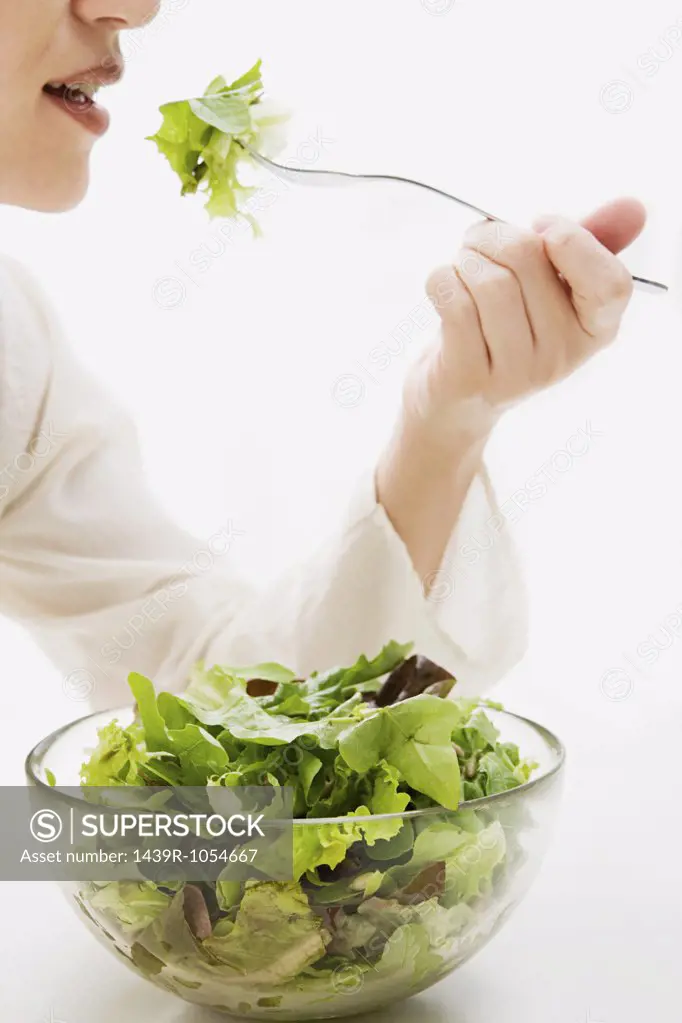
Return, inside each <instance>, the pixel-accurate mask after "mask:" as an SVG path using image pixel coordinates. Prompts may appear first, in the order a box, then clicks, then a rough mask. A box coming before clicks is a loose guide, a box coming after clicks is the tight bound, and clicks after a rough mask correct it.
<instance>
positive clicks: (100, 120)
mask: <svg viewBox="0 0 682 1023" xmlns="http://www.w3.org/2000/svg"><path fill="white" fill-rule="evenodd" d="M100 87H101V83H100V82H48V83H47V84H46V85H44V86H43V93H44V95H45V96H47V97H49V99H50V100H51V101H52V102H53V103H56V104H57V105H58V107H59V108H60V109H61V110H62V112H63V113H65V114H68V115H70V116H71V117H72V118H73V119H74V120H76V121H78V122H79V123H80V125H81V127H83V128H85V129H86V130H87V131H89V132H91V133H92V134H93V135H103V134H104V132H105V131H106V130H107V128H108V127H109V114H108V112H107V111H106V110H105V109H104V108H103V107H101V106H99V104H98V103H97V101H96V95H97V92H98V90H99V89H100Z"/></svg>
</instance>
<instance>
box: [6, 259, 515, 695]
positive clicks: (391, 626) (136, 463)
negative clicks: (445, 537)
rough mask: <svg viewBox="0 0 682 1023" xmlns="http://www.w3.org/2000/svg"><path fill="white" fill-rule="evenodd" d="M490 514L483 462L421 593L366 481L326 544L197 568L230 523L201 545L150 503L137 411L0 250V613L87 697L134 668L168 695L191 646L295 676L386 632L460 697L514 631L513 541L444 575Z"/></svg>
mask: <svg viewBox="0 0 682 1023" xmlns="http://www.w3.org/2000/svg"><path fill="white" fill-rule="evenodd" d="M496 510H497V506H496V503H495V498H494V495H493V493H492V490H491V487H490V484H489V481H488V479H487V477H486V476H485V475H482V476H481V477H479V478H477V479H476V480H475V481H474V483H473V484H472V487H471V490H470V492H469V494H468V497H467V500H466V503H465V507H464V509H463V511H462V514H461V516H460V521H459V524H458V527H457V529H456V530H455V534H454V535H453V537H452V540H451V543H450V546H449V549H448V552H447V554H446V557H445V561H444V565H443V569H442V573H441V575H440V576H439V577H438V578H437V579H436V583H435V585H434V586H433V588H432V590H431V593H430V596H429V597H428V599H427V598H425V597H424V593H423V588H422V583H421V580H420V579H419V577H418V575H417V573H416V572H415V570H414V568H413V566H412V563H411V561H410V558H409V555H408V552H407V549H406V547H405V545H404V544H403V542H402V541H401V539H400V538H399V537H398V535H397V534H396V532H395V530H394V529H393V527H392V525H391V523H390V521H389V519H388V517H387V515H386V513H385V512H384V510H383V508H382V507H381V506H380V505H379V504H378V503H377V500H376V495H375V490H374V480H373V478H372V477H368V478H366V479H363V480H361V481H360V484H359V486H358V490H357V494H356V496H355V498H354V500H353V501H352V502H351V506H350V508H349V509H348V512H347V514H346V516H345V517H344V519H343V521H342V522H341V523H340V525H339V527H338V529H337V530H336V531H335V532H333V533H331V534H330V536H329V539H328V541H327V543H326V544H325V546H324V547H323V548H322V549H321V550H318V551H315V552H311V554H312V556H311V557H310V560H309V561H307V562H306V563H304V564H301V565H298V566H297V567H296V569H295V570H294V571H293V572H289V573H288V574H287V575H286V576H285V577H284V578H282V579H281V580H280V581H279V582H278V583H277V584H276V585H274V586H273V587H271V588H268V589H266V590H265V591H264V592H259V591H258V590H257V589H256V588H254V587H252V586H251V585H249V583H248V581H245V580H243V579H239V578H235V577H234V576H233V575H231V574H230V573H229V572H227V571H225V570H221V568H220V567H219V565H217V566H215V567H213V568H211V570H210V571H206V564H205V563H204V561H202V556H201V552H202V551H203V556H204V560H205V558H206V557H210V556H211V555H217V554H218V553H223V552H224V551H225V549H226V548H227V545H229V543H230V536H229V535H228V533H229V530H228V531H227V532H226V534H225V535H224V536H222V537H220V536H218V537H213V538H212V540H211V541H210V543H211V544H213V545H217V546H218V547H219V548H220V550H217V549H209V546H207V543H206V542H205V543H203V544H202V542H201V541H199V540H197V538H196V537H193V536H191V535H189V534H188V533H186V532H184V531H183V530H182V529H180V528H179V527H178V526H177V525H176V524H175V523H174V522H173V521H172V519H171V518H170V517H169V516H168V514H167V512H166V511H165V510H164V509H163V508H161V507H160V506H159V505H158V503H157V501H156V500H155V498H154V495H153V494H151V493H150V492H149V490H148V489H147V485H146V482H145V477H144V473H143V468H142V464H141V458H140V453H139V448H138V444H137V439H136V434H135V428H134V425H133V423H132V422H130V420H129V419H128V417H127V416H126V414H124V412H122V410H121V409H120V408H119V407H118V406H117V405H116V403H115V402H114V401H113V400H112V398H111V397H110V396H109V395H108V394H107V393H106V392H105V391H103V389H102V387H101V386H100V385H99V383H97V382H96V381H95V380H94V379H92V378H91V377H90V376H89V375H88V374H86V372H85V371H84V370H83V369H82V368H81V367H80V366H79V365H78V363H77V361H76V360H75V359H74V358H73V356H72V354H71V352H70V351H69V348H68V347H67V345H66V344H65V341H64V339H63V337H62V335H61V333H60V329H59V326H58V324H57V323H56V321H55V318H54V314H53V313H52V311H51V309H50V308H49V305H48V303H47V302H46V300H45V298H44V296H43V295H42V294H41V293H40V291H39V289H38V288H37V287H36V284H35V282H34V281H32V280H31V279H30V277H29V276H28V274H27V273H26V271H25V270H24V269H23V268H22V267H20V266H19V265H18V264H16V263H14V262H13V261H11V260H7V259H4V258H3V259H2V260H0V614H4V615H7V616H9V617H11V618H13V619H15V620H17V621H19V622H20V623H22V624H23V625H24V626H25V627H26V628H27V629H28V630H29V632H30V633H31V635H32V636H33V638H34V639H35V641H36V642H37V643H38V644H39V645H40V647H41V648H42V649H43V650H44V651H45V652H46V653H47V654H48V656H49V657H50V658H51V659H52V660H53V661H54V663H55V664H56V665H57V667H58V668H59V670H60V671H61V672H62V673H63V675H64V678H65V679H66V680H67V682H71V683H72V684H73V685H74V686H76V687H77V686H82V687H83V691H85V692H87V693H89V694H90V702H91V704H92V706H93V707H94V708H104V707H109V706H114V705H116V704H120V703H122V702H124V701H125V700H126V699H127V696H126V694H127V686H126V677H127V674H128V672H129V671H132V670H135V671H139V672H142V673H143V674H146V675H148V676H150V677H151V678H152V679H153V680H154V681H155V683H156V685H157V687H159V688H167V689H171V690H177V689H179V688H181V687H182V686H183V684H184V683H185V680H186V679H187V676H188V672H189V670H190V668H191V666H192V664H193V663H194V662H195V661H197V660H199V659H201V658H203V659H204V660H205V661H206V662H207V663H210V664H212V663H223V664H232V665H246V664H253V663H258V662H262V661H280V662H282V663H284V664H286V665H288V666H290V667H291V668H293V669H294V670H295V671H297V672H299V673H301V674H304V673H310V672H311V671H313V670H323V669H326V668H329V667H332V666H335V665H341V664H351V663H353V662H354V661H355V660H356V659H357V658H358V656H359V655H360V654H361V653H365V654H367V656H370V657H371V656H373V655H375V654H376V653H378V651H379V649H380V648H381V646H382V644H384V643H386V642H387V641H388V640H390V639H395V640H398V641H400V642H409V641H413V642H414V643H415V646H416V649H417V650H418V651H419V652H421V653H424V654H426V655H427V656H429V657H431V658H432V659H433V660H435V661H437V662H439V663H440V664H442V665H444V666H446V667H447V668H449V669H450V670H451V671H452V672H453V674H455V675H456V676H457V677H458V679H459V680H460V685H459V686H458V687H457V691H458V693H460V694H465V695H467V694H468V695H471V694H477V693H480V692H481V691H483V690H484V689H485V688H487V687H488V686H490V685H491V684H493V683H494V682H496V681H497V680H498V679H499V678H500V677H501V676H502V675H503V673H504V672H505V671H506V670H508V669H509V668H510V667H511V666H512V665H513V664H514V663H515V662H516V661H517V660H518V659H519V657H520V656H521V654H522V653H523V651H524V649H525V643H526V601H525V594H524V591H523V586H522V583H521V580H520V577H519V573H518V568H517V565H516V559H515V556H514V551H513V549H512V546H511V543H510V540H509V537H508V536H507V535H505V533H504V532H502V533H501V534H499V535H498V537H497V540H496V542H495V544H494V545H493V546H492V547H491V549H490V550H489V551H488V552H487V553H486V555H485V557H483V558H481V559H480V560H479V561H478V562H477V563H476V565H474V566H473V567H471V568H470V569H468V570H467V571H466V573H462V572H460V571H456V570H455V569H456V567H457V564H460V565H461V564H462V562H461V559H458V558H457V552H458V549H459V547H460V546H461V545H462V543H463V542H464V541H465V540H466V538H467V537H469V536H471V535H472V534H473V533H474V532H476V531H477V530H478V531H480V529H481V528H483V527H484V524H485V523H486V522H487V521H489V520H490V519H491V517H492V516H493V515H494V514H495V513H496ZM218 560H220V559H218ZM227 560H228V561H229V559H227Z"/></svg>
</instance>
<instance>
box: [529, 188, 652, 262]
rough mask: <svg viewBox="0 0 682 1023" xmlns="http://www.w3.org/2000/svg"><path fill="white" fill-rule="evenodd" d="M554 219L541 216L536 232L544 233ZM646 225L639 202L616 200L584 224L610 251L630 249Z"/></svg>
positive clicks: (534, 226)
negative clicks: (629, 246) (628, 247)
mask: <svg viewBox="0 0 682 1023" xmlns="http://www.w3.org/2000/svg"><path fill="white" fill-rule="evenodd" d="M553 220H554V217H552V216H543V217H538V218H537V220H535V221H534V222H533V230H535V231H537V232H538V233H539V234H541V233H542V232H543V231H544V230H545V229H546V228H548V227H549V225H550V224H551V223H552V221H553ZM645 223H646V209H645V208H644V206H643V205H642V203H641V202H640V201H639V199H614V200H613V201H612V202H608V203H606V204H605V205H604V206H600V207H599V209H598V210H595V211H594V213H590V215H589V216H588V217H585V219H584V220H582V221H581V225H582V226H583V227H585V228H587V230H588V231H590V232H591V233H592V234H593V235H594V236H595V238H596V239H597V241H600V242H601V243H602V245H603V246H604V247H605V248H607V249H608V250H609V251H610V252H614V253H617V252H620V251H621V250H622V249H625V248H627V246H628V245H631V244H632V242H633V241H634V240H635V238H637V236H638V235H640V234H641V232H642V230H643V228H644V225H645Z"/></svg>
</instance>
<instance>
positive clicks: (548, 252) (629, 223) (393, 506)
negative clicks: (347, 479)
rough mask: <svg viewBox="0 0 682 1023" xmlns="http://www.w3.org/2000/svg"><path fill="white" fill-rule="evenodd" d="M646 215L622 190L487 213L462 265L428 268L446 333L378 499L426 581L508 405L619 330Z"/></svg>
mask: <svg viewBox="0 0 682 1023" xmlns="http://www.w3.org/2000/svg"><path fill="white" fill-rule="evenodd" d="M645 219H646V214H645V211H644V209H643V207H642V205H641V204H640V203H639V202H637V201H635V200H634V199H621V200H618V201H616V202H613V203H610V204H609V205H607V206H604V207H602V208H601V209H600V210H597V212H596V213H593V214H592V216H590V217H588V218H587V219H586V220H584V221H583V223H582V224H576V223H573V222H572V221H570V220H565V219H563V218H561V217H545V218H542V220H541V221H537V222H536V223H535V225H534V230H524V229H522V228H518V227H514V226H512V225H510V224H500V223H491V222H488V221H486V222H483V223H479V224H476V225H474V226H473V227H472V228H470V229H469V231H468V232H467V234H466V236H465V239H464V245H463V247H462V248H461V249H460V251H459V253H458V255H457V258H456V261H455V265H454V266H448V267H444V268H443V269H440V270H437V271H436V272H435V273H433V274H432V275H431V277H430V278H429V281H428V286H427V287H428V293H429V296H430V297H431V300H432V301H433V303H434V305H435V307H436V309H437V311H438V313H439V316H440V319H441V330H440V337H439V338H438V340H437V341H436V342H435V343H434V344H433V345H432V346H431V347H430V348H428V349H426V350H425V352H424V354H423V355H422V357H421V358H420V359H419V360H418V361H417V362H416V364H415V365H414V366H413V368H412V371H411V373H410V375H409V377H408V380H407V383H406V387H405V391H404V402H403V412H402V415H401V417H400V419H399V421H398V425H397V428H396V431H395V433H394V435H393V438H392V440H391V443H390V444H389V446H388V448H387V450H386V451H385V453H384V456H383V458H382V459H381V461H380V463H379V466H378V469H377V495H378V499H379V501H380V502H381V503H382V504H383V506H384V508H385V510H386V512H387V514H388V516H389V518H390V519H391V521H392V522H393V525H394V526H395V528H396V530H397V532H398V533H399V535H400V536H401V537H402V539H403V541H404V542H405V544H406V546H407V548H408V551H409V552H410V556H411V558H412V562H413V564H414V566H415V568H416V570H417V571H418V572H419V574H420V575H421V577H422V579H423V580H425V588H426V589H428V580H429V578H432V577H433V576H434V574H435V573H436V572H437V570H438V568H439V566H440V564H441V561H442V557H443V554H444V552H445V548H446V546H447V542H448V539H449V537H450V535H451V533H452V530H453V528H454V526H455V524H456V522H457V519H458V518H459V514H460V511H461V509H462V506H463V503H464V500H465V498H466V495H467V493H468V490H469V488H470V486H471V482H472V480H473V478H474V476H475V475H476V474H477V472H478V471H479V470H480V467H481V460H482V455H483V449H484V447H485V443H486V441H487V439H488V436H489V434H490V431H491V429H492V428H493V426H494V424H495V422H496V421H497V419H498V418H499V416H500V415H501V413H502V412H503V411H504V410H505V409H506V408H508V407H509V406H510V405H513V404H515V403H516V402H518V401H519V400H520V399H521V398H523V397H525V396H526V395H528V394H532V393H533V392H534V391H537V390H540V389H541V388H543V387H547V386H549V385H550V384H553V383H555V382H556V381H558V380H560V379H562V378H563V377H565V376H567V375H568V374H569V373H571V372H572V371H573V370H574V369H576V368H577V367H578V366H580V365H581V363H583V362H584V361H585V360H586V359H588V358H589V357H590V356H591V355H593V354H594V353H595V352H597V351H599V350H600V349H601V348H603V347H604V345H606V344H608V343H609V342H610V341H612V340H613V339H614V338H615V336H616V334H617V332H618V328H619V326H620V322H621V319H622V316H623V313H624V311H625V309H626V307H627V304H628V302H629V299H630V296H631V294H632V278H631V276H630V274H629V272H628V271H627V270H626V268H625V267H624V266H623V264H622V263H621V262H620V260H619V259H617V258H616V256H615V255H614V253H616V252H620V250H621V249H623V248H625V247H626V246H627V245H629V244H630V242H632V241H633V240H634V239H635V238H636V237H637V235H638V234H639V233H640V231H641V230H642V228H643V227H644V223H645Z"/></svg>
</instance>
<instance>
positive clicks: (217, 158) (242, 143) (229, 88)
mask: <svg viewBox="0 0 682 1023" xmlns="http://www.w3.org/2000/svg"><path fill="white" fill-rule="evenodd" d="M161 113H162V115H163V123H162V125H161V127H160V128H159V130H158V131H157V133H156V134H155V135H151V136H149V141H151V142H155V143H156V145H157V147H158V149H159V152H160V153H162V154H163V155H164V156H165V157H166V158H167V160H168V162H169V163H170V165H171V167H172V168H173V170H174V171H175V172H176V174H177V175H178V176H179V178H180V181H181V183H182V195H190V194H194V193H196V192H199V191H203V192H205V193H206V194H207V196H208V199H207V202H206V209H207V211H208V213H209V214H210V216H211V217H235V218H238V219H245V220H247V221H248V222H249V223H250V224H251V227H252V228H253V231H254V233H255V234H258V233H259V228H258V224H257V222H256V220H255V218H254V217H253V216H252V214H251V213H250V212H249V211H248V208H247V202H248V199H249V198H250V197H251V196H252V195H253V193H254V192H255V189H254V188H250V187H247V186H246V185H244V184H242V182H241V180H240V178H239V171H240V169H241V168H242V167H243V166H244V165H252V164H253V161H252V158H251V156H250V154H249V151H248V149H247V148H246V147H247V146H251V147H253V148H254V149H255V150H256V151H258V152H259V153H262V154H263V155H264V156H270V157H273V156H276V155H277V153H278V152H280V150H281V149H282V148H283V147H284V141H285V139H284V133H283V125H284V124H285V122H286V121H287V120H288V114H287V113H285V112H284V111H282V110H279V109H277V108H276V107H274V106H273V105H272V104H271V103H270V102H269V101H267V100H265V99H264V89H263V80H262V77H261V61H260V60H259V61H258V62H257V63H256V64H254V66H253V67H252V68H251V69H250V70H249V71H247V72H246V74H244V75H242V76H241V78H238V79H237V80H236V81H234V82H232V83H231V84H228V83H227V81H226V79H225V78H223V77H219V78H215V79H214V80H213V81H212V82H211V84H210V85H209V86H208V88H207V89H206V92H205V93H204V96H203V97H202V98H197V99H188V100H181V101H179V102H176V103H166V104H165V105H164V106H162V107H161Z"/></svg>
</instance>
